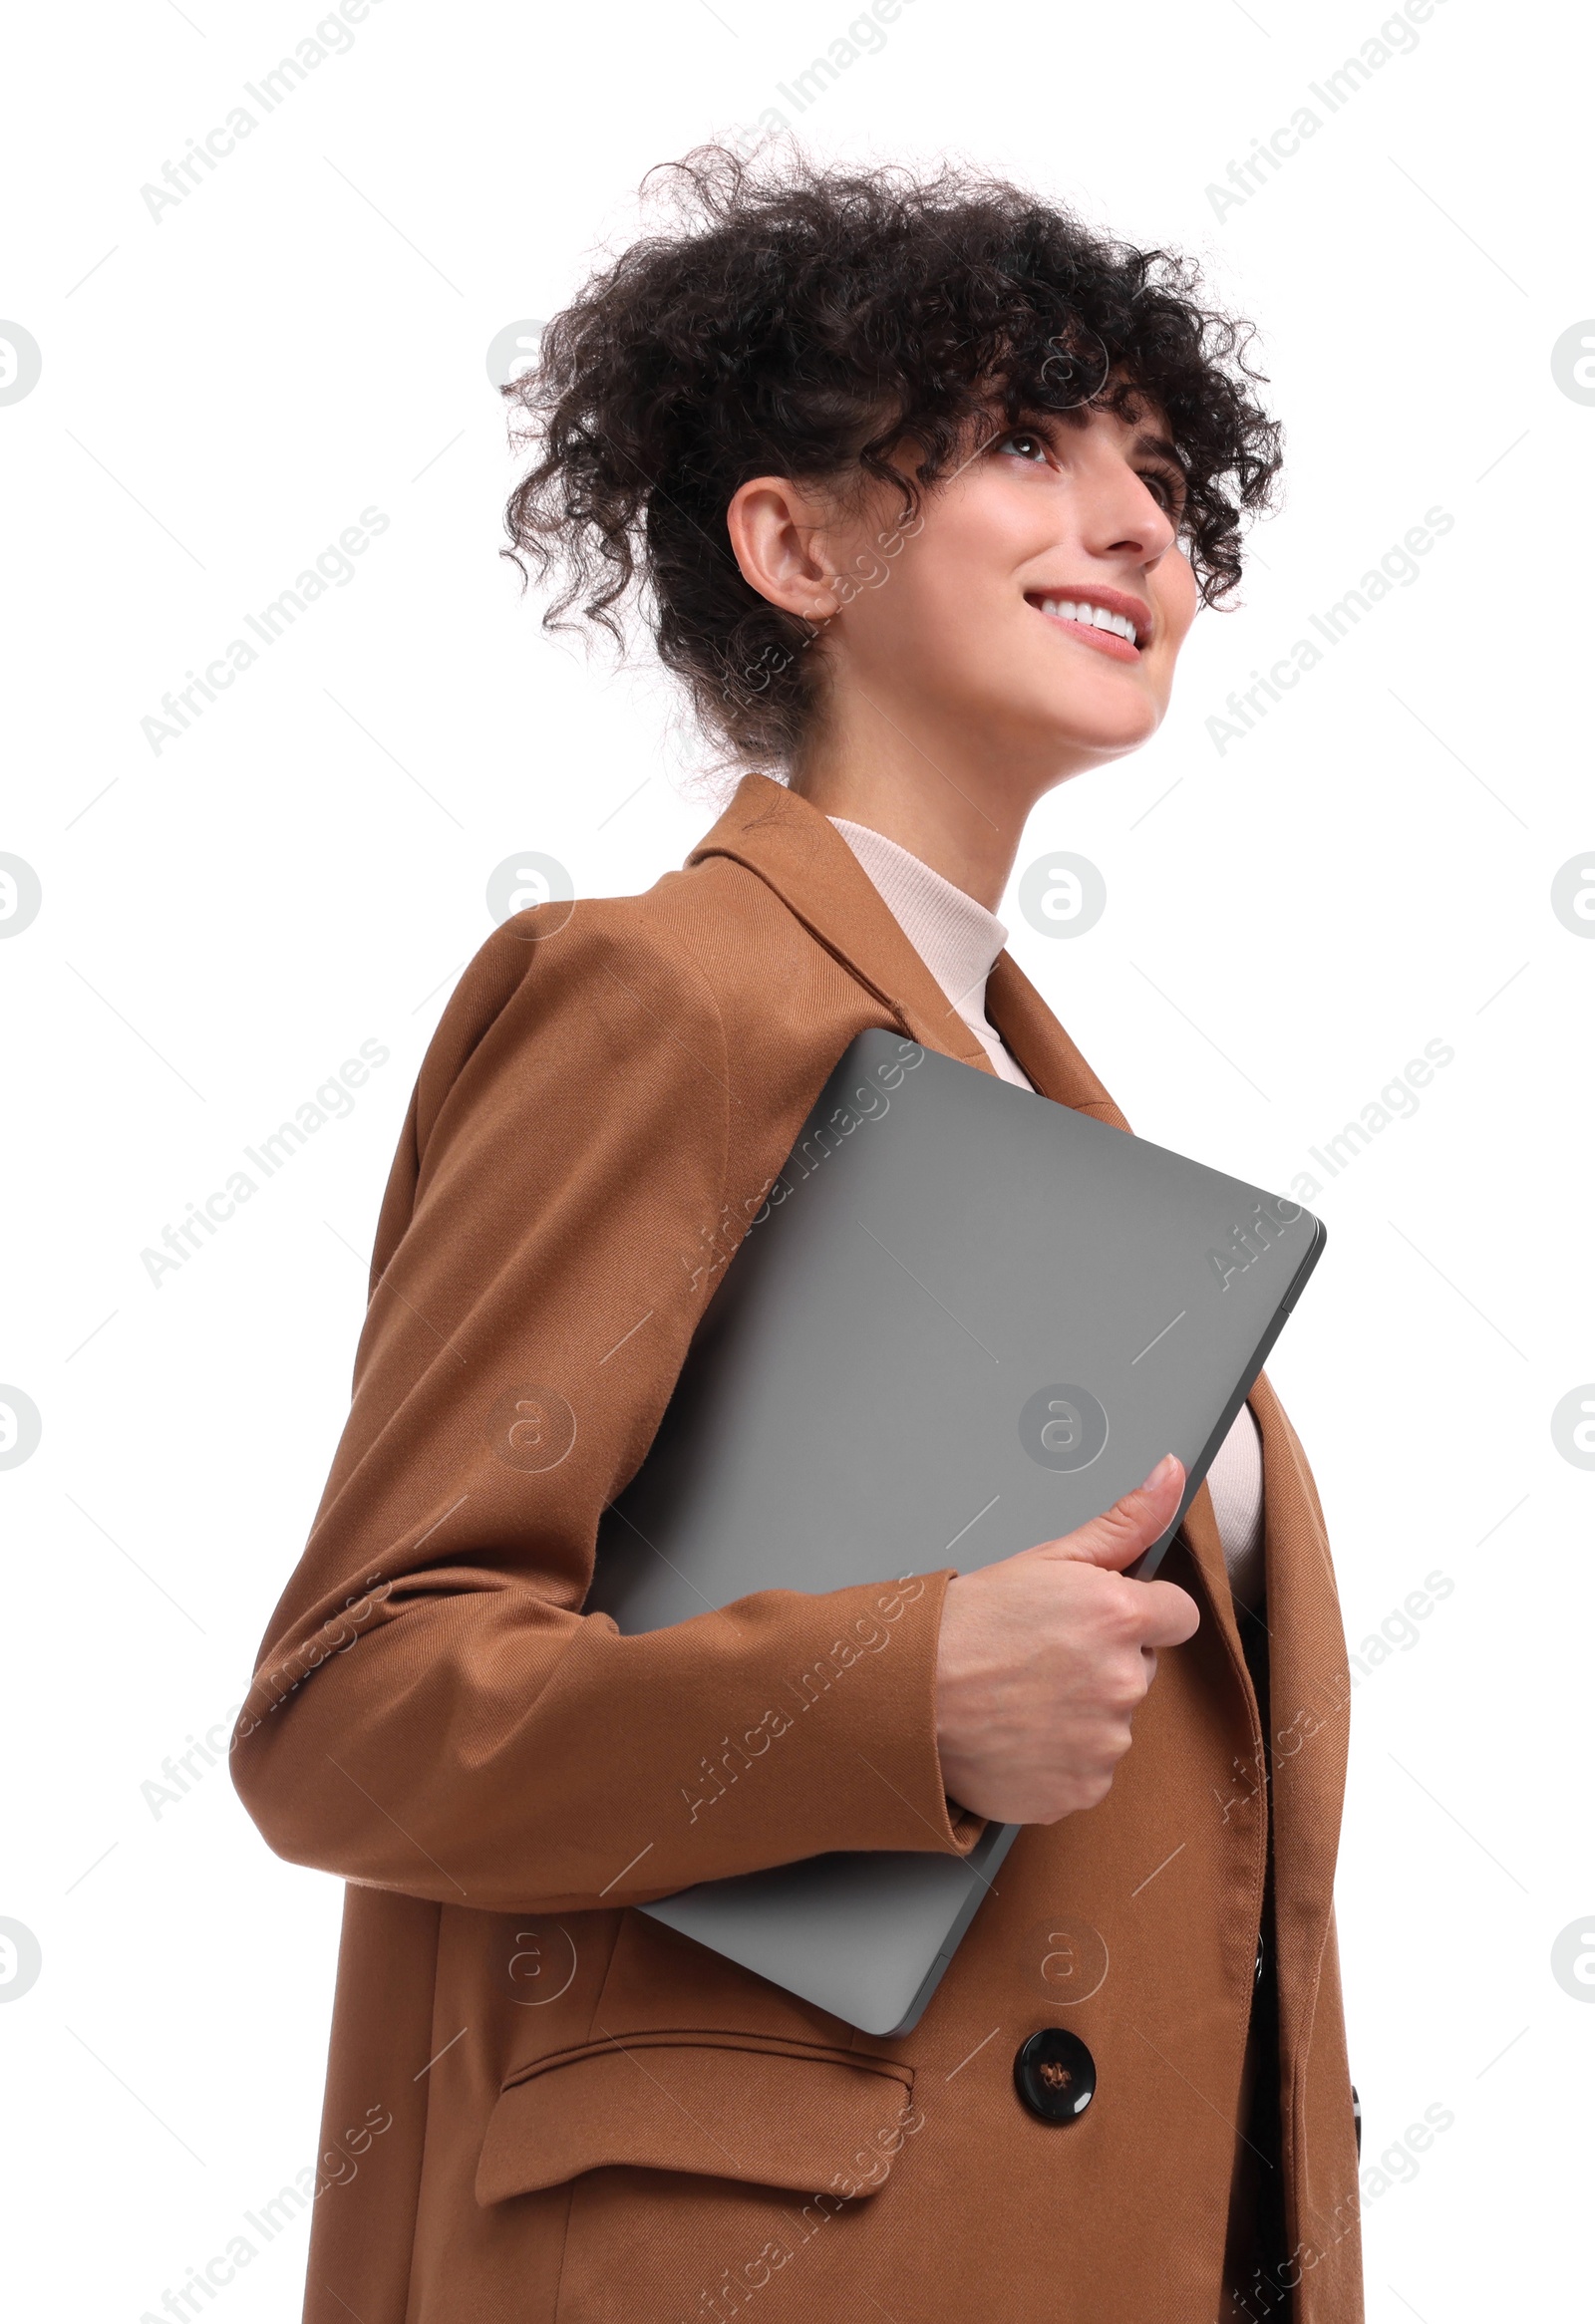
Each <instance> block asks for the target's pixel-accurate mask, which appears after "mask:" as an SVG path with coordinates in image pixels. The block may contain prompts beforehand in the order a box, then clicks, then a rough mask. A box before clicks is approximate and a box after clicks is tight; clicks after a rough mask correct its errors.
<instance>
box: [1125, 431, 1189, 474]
mask: <svg viewBox="0 0 1595 2324" xmlns="http://www.w3.org/2000/svg"><path fill="white" fill-rule="evenodd" d="M1129 448H1130V450H1131V451H1138V452H1142V453H1144V454H1146V455H1147V456H1149V457H1150V458H1153V459H1164V460H1168V461H1169V462H1171V464H1172V465H1173V466H1174V467H1176V468H1177V469H1178V470H1179V472H1180V474H1181V475H1182V476H1183V475H1184V474H1185V473H1186V468H1185V462H1184V459H1183V458H1182V457H1181V455H1180V453H1179V451H1178V450H1177V449H1176V447H1175V446H1174V445H1173V444H1172V443H1170V442H1169V440H1168V437H1167V436H1153V435H1151V434H1149V433H1148V432H1147V431H1146V430H1145V429H1142V431H1141V433H1140V434H1139V435H1138V436H1136V438H1135V440H1134V442H1133V443H1132V444H1131V445H1130V447H1129Z"/></svg>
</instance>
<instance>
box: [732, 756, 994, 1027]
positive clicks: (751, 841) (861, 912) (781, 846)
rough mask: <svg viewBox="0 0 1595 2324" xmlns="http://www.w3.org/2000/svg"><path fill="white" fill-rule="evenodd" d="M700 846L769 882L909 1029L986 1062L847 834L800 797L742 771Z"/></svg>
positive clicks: (819, 939)
mask: <svg viewBox="0 0 1595 2324" xmlns="http://www.w3.org/2000/svg"><path fill="white" fill-rule="evenodd" d="M708 855H729V856H730V857H731V858H732V860H733V861H734V862H736V863H740V864H743V865H744V866H745V867H746V868H747V869H748V870H749V871H751V872H754V873H756V874H757V875H758V877H759V878H760V879H762V880H763V881H764V882H765V884H766V886H767V887H770V888H773V889H774V890H775V892H776V894H777V895H778V896H779V897H780V898H781V900H782V902H783V903H784V904H785V905H786V906H787V908H788V910H789V911H790V912H792V913H793V914H795V915H796V917H797V918H798V919H799V920H800V921H801V922H802V924H803V926H804V927H805V928H806V929H807V930H808V933H809V935H810V936H812V937H813V938H814V939H815V941H816V942H817V943H818V944H821V945H823V947H824V949H825V950H826V952H828V953H829V954H830V955H831V956H832V958H833V959H835V960H838V961H840V962H841V964H842V966H843V967H844V968H846V969H847V970H848V971H849V972H850V973H851V974H852V975H853V976H854V977H856V978H857V979H858V981H859V983H860V984H861V985H863V986H864V987H865V989H866V990H867V991H868V992H870V993H872V994H873V995H874V996H875V998H876V1000H877V1001H879V1002H880V1003H881V1004H882V1006H883V1007H884V1008H885V1009H886V1010H887V1011H888V1012H889V1013H890V1015H891V1016H892V1017H895V1018H896V1020H897V1022H898V1023H899V1024H900V1025H901V1026H902V1028H903V1030H904V1031H905V1032H906V1033H908V1034H909V1035H910V1036H911V1038H912V1039H914V1040H916V1041H919V1042H921V1043H922V1044H923V1045H924V1047H926V1048H927V1049H937V1050H939V1051H940V1052H941V1054H942V1055H943V1056H948V1057H958V1058H961V1059H962V1061H963V1062H964V1063H965V1064H966V1065H975V1066H978V1067H979V1069H980V1070H981V1071H982V1072H985V1073H990V1072H991V1071H992V1070H993V1067H992V1064H991V1060H990V1058H989V1057H988V1056H987V1055H986V1052H985V1050H984V1049H983V1048H982V1047H981V1045H980V1043H979V1041H977V1040H976V1038H975V1036H974V1034H973V1033H972V1032H971V1031H970V1029H969V1027H968V1025H967V1024H965V1022H964V1020H963V1018H962V1017H960V1016H959V1014H958V1012H957V1010H956V1009H955V1008H954V1007H953V1005H952V1003H951V1002H950V1001H949V1000H948V998H947V996H946V994H945V993H944V992H943V991H942V989H941V987H940V986H939V985H938V984H937V982H936V980H935V978H934V977H933V976H932V975H931V973H930V971H929V969H927V968H926V966H925V964H924V962H923V961H922V960H921V959H920V957H919V955H918V953H917V952H915V950H914V948H913V946H912V945H911V944H910V943H909V941H908V939H907V937H906V936H904V934H903V932H902V930H901V928H899V926H898V925H897V922H896V920H895V918H894V917H893V915H892V913H891V911H890V910H889V909H888V907H887V906H886V904H885V903H884V902H883V901H882V899H881V896H880V892H879V890H878V889H877V888H876V886H875V884H874V882H873V881H872V880H871V879H870V877H869V875H868V873H867V872H866V871H865V870H864V868H863V866H862V865H861V864H860V863H859V861H858V858H857V857H856V856H855V855H854V853H853V851H852V849H851V848H850V847H849V846H848V844H847V842H846V840H845V839H843V837H842V835H841V833H840V832H839V831H838V830H837V829H836V828H835V826H834V824H832V823H831V822H830V821H829V820H828V818H827V817H826V816H824V815H822V814H821V813H820V811H819V809H818V808H817V807H815V806H812V805H810V803H809V801H808V800H807V799H804V798H800V797H799V796H798V793H797V792H796V791H790V790H788V788H787V786H786V785H785V783H779V782H775V781H773V780H772V779H771V777H770V776H769V775H768V774H745V775H744V776H743V778H742V781H741V782H740V783H739V784H738V786H737V789H736V793H735V795H734V796H733V798H732V801H731V804H730V806H729V807H728V808H727V809H726V812H725V813H724V814H723V815H722V816H721V818H720V821H719V822H718V823H717V824H716V825H715V826H714V828H713V829H712V830H711V831H709V832H707V833H706V834H705V836H704V837H703V838H702V839H701V840H700V841H699V843H698V845H697V846H696V847H695V848H694V849H693V851H692V853H691V855H689V856H688V858H687V861H688V863H689V864H694V863H699V862H701V861H702V859H703V858H704V857H705V856H708Z"/></svg>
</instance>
